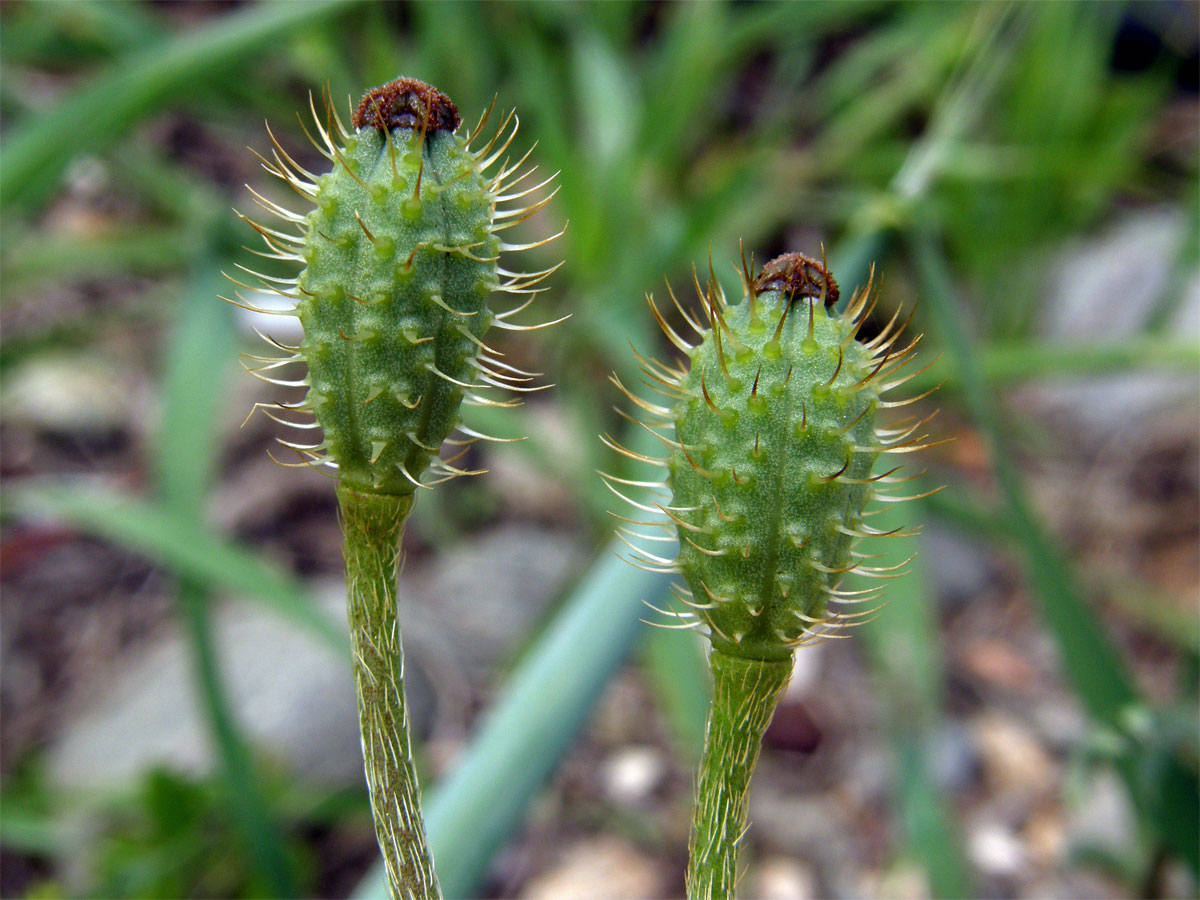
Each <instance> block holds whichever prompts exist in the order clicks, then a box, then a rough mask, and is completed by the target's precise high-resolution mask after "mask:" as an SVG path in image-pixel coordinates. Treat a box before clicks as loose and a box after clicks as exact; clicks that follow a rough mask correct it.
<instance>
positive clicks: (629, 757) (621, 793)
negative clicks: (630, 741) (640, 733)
mask: <svg viewBox="0 0 1200 900" xmlns="http://www.w3.org/2000/svg"><path fill="white" fill-rule="evenodd" d="M666 772H667V762H666V760H665V759H664V758H663V754H662V751H661V750H659V749H658V748H657V747H649V746H632V747H622V748H621V749H619V750H617V751H616V752H614V753H613V754H611V755H610V756H609V757H608V759H606V760H605V761H604V771H603V773H602V779H603V784H604V791H605V793H606V794H608V796H609V798H610V799H611V800H613V802H615V803H620V804H623V805H626V806H633V805H635V804H638V803H641V802H642V801H644V800H645V799H646V798H647V797H649V796H650V795H651V794H652V793H653V792H654V790H655V788H657V787H658V786H659V784H661V783H662V780H663V776H664V775H666Z"/></svg>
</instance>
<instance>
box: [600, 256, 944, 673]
mask: <svg viewBox="0 0 1200 900" xmlns="http://www.w3.org/2000/svg"><path fill="white" fill-rule="evenodd" d="M752 266H753V264H752V262H751V263H747V261H746V256H745V253H744V251H743V253H742V260H741V268H740V276H741V282H742V291H743V297H742V299H741V302H739V303H738V304H731V303H729V302H728V299H727V297H726V295H725V292H724V290H723V289H722V287H721V285H720V283H719V282H718V281H717V279H716V278H715V276H714V275H713V272H712V262H711V256H710V259H709V278H708V283H707V286H706V287H701V285H700V278H699V276H698V274H697V273H696V271H695V268H694V267H693V277H692V281H693V286H694V288H695V292H696V296H697V300H698V304H699V312H698V313H697V312H695V311H693V310H690V309H688V308H687V307H686V306H685V305H684V304H682V303H680V301H679V299H678V298H677V297H676V295H675V292H674V291H673V290H672V288H671V286H670V284H668V285H667V293H668V295H669V297H670V299H671V303H672V305H673V306H674V309H675V312H677V313H678V316H679V319H680V320H681V321H682V322H683V323H685V327H684V329H683V333H680V330H679V329H677V328H675V327H673V326H672V325H671V323H670V322H668V320H667V317H666V316H664V315H663V312H662V311H661V310H660V309H659V307H658V305H657V304H656V303H655V300H654V298H653V296H652V295H647V301H648V303H649V307H650V310H651V313H652V315H653V316H654V318H655V320H656V321H657V322H658V325H659V327H660V328H661V329H662V331H663V333H664V334H665V335H666V337H667V339H668V340H669V341H670V342H671V344H672V345H674V346H675V348H676V349H677V350H678V351H679V352H680V354H682V359H681V360H679V361H677V362H675V363H663V362H659V361H657V360H654V359H649V358H646V357H643V356H641V355H640V354H637V353H636V351H635V356H636V358H637V361H638V363H639V366H640V368H641V371H642V374H643V376H644V377H643V379H642V384H643V386H644V387H645V388H648V389H649V390H650V391H651V392H652V394H653V396H641V395H640V394H639V393H635V392H634V391H633V390H631V389H630V388H629V387H628V386H627V385H625V384H624V383H623V382H622V381H621V380H620V378H618V377H617V376H616V375H615V374H614V375H612V376H611V381H612V382H613V384H614V385H615V386H616V387H617V388H618V390H620V391H621V393H622V394H624V395H625V397H626V398H627V399H628V400H629V402H630V403H632V404H633V407H634V409H633V410H631V411H626V410H621V409H618V410H617V411H618V412H619V413H620V414H621V415H622V416H623V417H624V418H626V419H628V420H630V421H631V422H634V423H635V424H637V425H638V426H639V427H640V428H643V429H645V430H646V431H648V432H649V433H650V434H652V435H654V437H655V438H657V439H658V441H659V442H660V443H661V444H662V445H663V447H664V450H665V454H664V455H661V456H651V455H646V454H643V453H639V452H636V451H634V450H631V449H629V448H628V447H625V446H623V445H622V444H620V443H619V442H618V441H616V440H615V439H614V438H613V437H611V436H610V435H604V436H603V437H602V440H603V441H604V443H605V444H607V445H608V446H609V447H610V448H612V449H613V450H615V451H616V452H617V453H619V454H621V455H623V456H625V457H627V458H628V459H631V460H633V461H635V462H638V463H643V464H649V465H652V466H655V467H658V468H659V469H661V470H662V473H663V474H662V478H661V480H657V481H645V480H631V479H627V478H621V477H618V476H617V475H612V474H607V473H601V475H602V477H603V478H604V482H605V485H606V486H607V487H608V488H609V490H610V491H612V493H613V494H615V495H616V496H617V497H618V498H620V499H621V500H622V501H623V502H624V503H625V504H627V505H628V506H629V507H630V508H631V509H632V513H631V514H630V515H622V514H618V513H612V515H614V517H615V518H617V519H618V520H620V522H621V524H620V525H619V526H618V528H617V535H618V537H619V538H620V539H621V540H622V541H624V542H625V544H626V545H627V546H628V547H629V548H630V554H629V556H628V561H629V562H631V563H632V564H633V565H635V566H638V567H640V568H643V569H647V570H649V571H653V572H660V573H671V574H679V575H682V576H683V579H684V582H685V583H677V584H676V585H674V586H673V593H674V595H675V597H676V599H677V600H678V601H679V604H680V607H679V608H676V609H670V610H663V609H658V608H657V607H651V608H652V609H654V610H655V611H656V612H657V613H659V614H660V615H661V616H663V617H664V620H665V621H658V622H653V623H651V624H658V625H662V626H664V627H668V628H681V629H695V630H698V631H700V632H701V633H703V634H705V635H706V636H707V637H708V638H709V639H710V640H712V641H713V643H714V646H716V647H717V648H719V649H722V650H725V651H726V652H731V653H733V654H734V655H742V656H748V657H761V658H772V657H774V658H781V657H782V656H784V655H785V654H787V653H790V651H791V650H792V649H793V648H795V647H797V646H800V645H802V644H805V643H808V642H810V641H812V640H815V639H817V638H821V637H836V636H839V634H840V632H842V631H843V630H844V629H846V628H849V627H852V626H854V625H856V624H861V623H863V622H864V621H867V620H869V618H870V617H871V616H872V615H874V614H875V613H876V611H877V609H878V605H877V601H879V600H880V595H881V593H882V588H881V587H880V588H873V589H867V590H847V589H843V587H842V582H843V579H844V577H845V576H846V575H847V574H850V573H852V572H853V573H855V574H857V575H860V576H864V577H867V578H874V579H880V580H887V579H891V578H896V577H899V576H900V575H902V574H903V569H904V568H905V565H906V563H907V561H906V563H905V564H901V565H900V566H896V567H880V566H871V565H869V560H870V559H871V558H872V555H870V554H863V553H860V552H858V551H857V550H856V549H855V546H854V545H855V544H857V543H858V542H860V541H862V540H866V539H874V538H879V537H889V536H890V537H904V536H911V535H913V534H916V533H917V532H916V530H904V529H897V530H893V531H887V532H883V531H879V530H877V529H873V528H871V527H870V526H869V525H868V524H866V521H865V520H866V519H868V518H869V517H870V516H872V515H874V514H876V513H878V512H880V511H882V508H881V507H879V506H878V504H889V503H896V502H901V501H904V500H908V499H919V498H921V497H925V496H929V495H930V494H932V493H935V492H936V490H940V488H939V489H935V490H934V491H928V492H925V493H921V494H917V495H916V496H915V497H909V496H903V495H902V493H903V491H904V488H903V485H904V484H905V483H906V482H909V481H912V480H914V479H915V478H918V477H920V474H921V473H918V474H917V475H908V476H906V475H903V474H902V472H901V469H902V467H901V466H900V465H897V466H895V467H887V466H882V467H880V468H882V469H883V471H880V472H875V471H874V469H875V468H876V466H875V463H876V460H877V459H879V458H894V457H902V456H904V455H906V454H909V453H913V452H916V451H920V450H924V449H927V448H929V447H932V446H935V445H936V444H938V443H942V442H941V441H933V440H931V439H930V437H929V435H928V434H927V433H925V432H923V431H922V429H923V427H924V426H925V425H926V423H928V422H929V420H930V419H931V418H932V415H931V416H928V417H925V418H923V419H917V418H916V417H911V418H909V419H905V420H903V421H898V422H894V423H891V424H890V425H888V426H886V427H884V426H882V425H879V426H877V425H875V424H874V417H875V413H876V411H877V410H882V409H891V408H899V407H904V406H908V405H910V404H913V403H916V402H917V401H919V400H922V399H923V398H925V397H927V396H929V394H931V393H933V390H936V388H934V389H933V390H930V391H926V392H924V393H922V394H920V395H918V396H914V397H908V398H903V399H893V398H892V397H891V394H892V392H893V391H895V390H896V389H898V388H900V387H901V386H903V385H904V384H906V383H907V382H909V381H910V380H912V379H913V378H915V377H917V376H918V375H920V374H922V373H923V372H924V371H925V370H926V369H927V368H928V366H926V367H925V368H922V369H921V370H919V371H916V372H903V371H902V370H904V369H905V368H906V367H908V366H909V364H910V363H911V362H912V360H913V358H914V354H915V351H916V348H917V345H918V343H919V342H920V337H919V336H918V337H916V338H914V339H912V340H910V341H908V342H902V340H901V336H902V335H903V333H904V330H905V327H906V326H907V324H908V322H909V319H910V318H911V312H910V313H909V314H908V316H906V317H904V318H902V315H903V313H902V310H901V309H897V310H896V312H895V313H894V314H893V315H892V316H891V318H890V320H889V321H888V322H887V323H886V324H885V325H884V326H883V328H882V329H881V330H880V331H879V332H878V333H877V334H876V335H875V336H874V337H872V338H871V339H870V340H867V341H862V342H860V341H858V340H857V335H858V332H859V330H860V328H861V327H862V325H863V323H864V322H865V321H867V319H868V318H869V317H870V316H871V314H872V313H873V312H874V310H875V307H876V304H877V301H878V297H879V293H878V290H877V289H876V288H875V279H874V271H873V270H872V272H871V277H870V278H869V280H868V283H867V284H866V286H864V287H862V288H860V289H859V290H857V291H855V292H854V295H853V296H852V298H851V299H850V301H849V303H848V304H847V306H846V309H845V311H844V312H843V313H841V314H840V315H837V314H831V313H827V309H826V308H827V307H831V306H832V305H833V304H834V303H835V302H836V301H837V299H838V297H839V289H838V286H837V282H836V281H835V280H834V278H833V277H832V275H831V274H830V273H829V271H828V268H827V266H826V264H825V262H824V260H823V259H822V260H820V261H818V260H816V259H813V258H811V257H808V256H805V255H803V254H798V253H792V254H786V255H784V256H781V257H778V258H777V259H775V260H772V261H771V262H769V263H767V264H766V265H765V266H764V267H763V269H762V271H761V272H759V273H758V274H757V276H754V275H752ZM930 365H932V363H930ZM935 414H936V413H935ZM781 423H782V424H781ZM867 504H872V506H873V508H864V507H866V505H867ZM821 507H828V510H827V513H826V512H820V513H819V514H818V513H811V512H808V510H811V509H812V508H818V509H819V508H821ZM647 542H650V543H651V544H653V543H658V544H660V545H662V546H664V547H672V546H673V545H677V546H678V548H679V549H678V552H677V553H674V554H670V551H668V555H660V554H656V553H653V552H652V551H651V550H650V549H647V547H646V544H647ZM639 545H640V546H639ZM772 569H773V570H772ZM769 570H770V571H769ZM864 606H866V607H868V608H865V609H864Z"/></svg>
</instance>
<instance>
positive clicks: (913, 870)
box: [864, 860, 931, 900]
mask: <svg viewBox="0 0 1200 900" xmlns="http://www.w3.org/2000/svg"><path fill="white" fill-rule="evenodd" d="M871 887H872V890H870V891H868V892H864V896H870V897H879V898H881V900H927V898H928V897H930V896H931V892H930V890H929V878H928V877H927V876H926V874H925V870H924V869H922V868H921V867H920V866H919V865H917V864H916V863H914V862H911V861H909V860H900V861H899V862H897V863H896V864H895V865H892V866H889V867H888V868H887V869H886V870H884V871H883V872H881V873H880V875H879V878H878V883H877V884H874V885H872V886H871Z"/></svg>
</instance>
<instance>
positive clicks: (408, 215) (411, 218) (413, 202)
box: [400, 195, 424, 222]
mask: <svg viewBox="0 0 1200 900" xmlns="http://www.w3.org/2000/svg"><path fill="white" fill-rule="evenodd" d="M423 208H424V204H422V203H421V199H420V198H419V197H417V196H415V195H414V196H412V197H409V198H408V199H407V200H405V201H404V202H403V203H401V204H400V213H401V215H403V216H404V220H405V221H406V222H417V221H419V220H420V218H421V210H422V209H423Z"/></svg>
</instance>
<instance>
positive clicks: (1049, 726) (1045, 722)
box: [1033, 695, 1089, 751]
mask: <svg viewBox="0 0 1200 900" xmlns="http://www.w3.org/2000/svg"><path fill="white" fill-rule="evenodd" d="M1033 720H1034V722H1035V723H1036V724H1037V729H1038V733H1039V734H1040V735H1042V736H1043V737H1044V738H1045V740H1046V743H1047V745H1048V746H1049V747H1050V749H1053V750H1061V751H1069V750H1071V749H1073V748H1075V747H1078V746H1079V745H1080V744H1081V743H1082V742H1083V741H1084V740H1085V739H1086V738H1087V734H1088V728H1089V726H1088V720H1087V716H1085V715H1084V713H1083V710H1081V709H1080V708H1079V704H1078V703H1076V702H1075V701H1074V700H1072V699H1069V698H1066V697H1055V696H1053V695H1051V696H1048V697H1042V698H1040V699H1039V700H1038V704H1037V706H1035V707H1034V708H1033Z"/></svg>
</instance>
